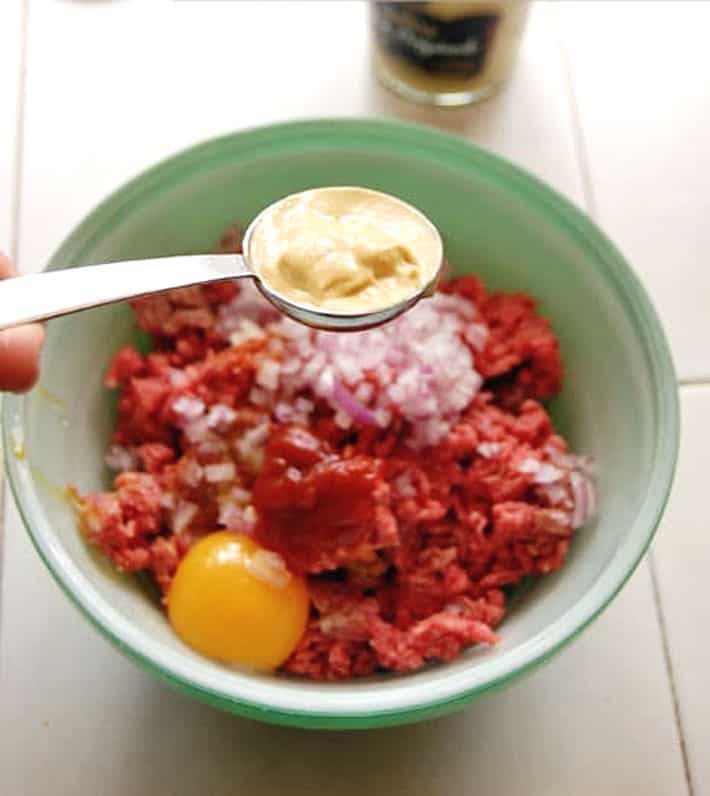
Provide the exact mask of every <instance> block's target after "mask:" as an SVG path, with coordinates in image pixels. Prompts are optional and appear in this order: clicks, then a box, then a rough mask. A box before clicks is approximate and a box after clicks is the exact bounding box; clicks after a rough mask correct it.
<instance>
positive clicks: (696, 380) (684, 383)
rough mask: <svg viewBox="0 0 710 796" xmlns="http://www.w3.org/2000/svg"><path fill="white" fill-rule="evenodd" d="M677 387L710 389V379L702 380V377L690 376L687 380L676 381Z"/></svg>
mask: <svg viewBox="0 0 710 796" xmlns="http://www.w3.org/2000/svg"><path fill="white" fill-rule="evenodd" d="M678 386H679V387H710V378H708V379H704V378H703V377H702V376H697V377H694V376H691V377H690V378H688V379H678Z"/></svg>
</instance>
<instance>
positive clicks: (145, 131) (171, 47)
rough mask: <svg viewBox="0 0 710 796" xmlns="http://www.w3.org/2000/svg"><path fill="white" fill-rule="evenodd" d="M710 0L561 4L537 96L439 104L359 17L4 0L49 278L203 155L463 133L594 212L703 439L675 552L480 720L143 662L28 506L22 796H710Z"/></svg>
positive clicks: (8, 69)
mask: <svg viewBox="0 0 710 796" xmlns="http://www.w3.org/2000/svg"><path fill="white" fill-rule="evenodd" d="M709 30H710V4H708V3H705V2H688V3H684V2H667V3H662V2H639V1H637V2H628V3H616V2H611V1H609V2H600V1H599V0H596V1H593V0H587V1H586V2H584V1H582V2H570V1H568V0H565V1H564V2H557V3H540V4H538V5H536V6H535V8H534V10H533V13H532V17H531V20H530V25H529V28H528V31H527V34H526V38H525V42H524V47H523V52H522V55H521V58H520V62H519V65H518V69H517V71H516V74H515V78H514V80H513V82H512V84H511V85H510V87H509V88H508V89H507V90H506V91H505V92H504V93H503V94H502V95H500V96H499V97H498V98H496V99H494V100H491V101H489V102H487V103H485V104H483V105H481V106H479V107H475V108H468V109H462V110H450V111H434V110H430V109H426V108H421V107H418V106H413V105H410V104H408V103H406V102H404V101H401V100H399V99H397V98H395V97H393V96H391V95H389V94H388V93H387V92H385V91H384V90H382V89H380V88H379V87H378V86H376V85H375V83H374V81H373V79H372V77H371V74H370V70H369V66H368V62H367V27H366V7H365V4H364V3H359V2H354V3H350V2H330V3H325V2H305V3H302V2H261V3H259V2H210V0H199V1H198V0H194V1H193V2H187V1H185V0H183V2H174V1H171V0H0V248H4V249H6V250H9V251H12V253H13V254H14V255H15V256H16V257H17V259H18V262H19V264H20V266H21V268H22V269H23V270H25V271H30V270H35V269H38V268H41V267H42V266H43V264H44V263H45V262H46V260H47V258H48V256H49V255H50V254H51V252H52V251H53V250H54V249H55V247H56V246H57V244H58V243H59V241H60V240H61V239H62V238H63V237H64V235H65V234H66V233H67V232H68V231H69V230H70V229H71V227H72V226H73V225H74V224H76V223H77V222H78V221H79V220H80V219H81V218H82V217H83V215H84V214H85V213H87V212H88V211H89V210H90V209H91V208H92V206H93V205H94V204H95V203H96V202H97V201H98V200H100V199H101V198H103V197H104V196H105V195H106V194H107V193H109V192H110V191H112V190H114V189H115V188H116V187H117V186H118V185H119V184H120V183H122V182H123V181H124V180H125V179H127V178H128V177H130V176H132V175H134V174H135V173H136V172H137V171H139V170H140V169H142V168H144V167H145V166H147V165H149V164H151V163H153V162H154V161H156V160H157V159H161V158H163V157H165V156H167V155H169V154H171V153H173V152H175V151H177V150H179V149H180V148H182V147H184V146H187V145H190V144H193V143H195V142H196V141H198V140H200V139H204V138H207V137H210V136H213V135H217V134H220V133H225V132H229V131H233V130H237V129H240V128H244V127H250V126H254V125H260V124H264V123H269V122H274V121H281V120H285V119H290V118H303V117H312V116H324V115H328V116H365V115H370V116H372V115H376V116H387V117H393V118H403V119H409V120H415V121H420V122H424V123H428V124H432V125H436V126H439V127H441V128H443V129H446V130H449V131H451V132H455V133H458V134H460V135H462V136H465V137H467V138H469V139H471V140H474V141H476V142H478V143H480V144H483V145H484V146H486V147H489V148H490V149H492V150H494V151H496V152H498V153H500V154H502V155H504V156H506V157H508V158H510V159H511V160H513V161H514V162H516V163H518V164H520V165H522V166H524V167H525V168H527V169H529V170H530V171H532V172H533V173H535V174H537V175H538V176H540V177H542V178H543V179H544V180H546V181H548V182H549V183H551V184H552V185H553V186H554V187H556V188H557V189H558V190H560V191H561V192H563V193H564V194H566V195H567V196H569V197H570V198H571V199H572V200H573V201H574V202H576V203H578V204H579V205H582V206H583V207H585V208H586V209H587V210H588V211H589V212H590V213H591V214H592V215H593V216H594V217H595V218H596V219H597V220H598V222H599V223H600V224H601V225H602V226H603V227H604V228H605V229H606V231H607V232H608V233H609V234H610V235H611V237H612V238H613V239H615V240H616V241H617V243H618V244H619V246H620V248H621V249H622V251H624V253H625V254H626V255H627V256H628V258H629V259H630V261H631V262H632V264H633V265H634V267H635V268H636V270H637V272H638V274H639V275H640V277H641V278H642V280H643V281H644V283H645V285H646V286H647V288H648V290H649V291H650V293H651V295H652V297H653V299H654V301H655V302H656V305H657V307H658V309H659V311H660V313H661V316H662V319H663V321H664V323H665V325H666V329H667V332H668V334H669V337H670V339H671V344H672V347H673V352H674V356H675V361H676V365H677V368H678V374H679V377H680V380H681V396H682V410H683V441H682V450H681V459H680V467H679V472H678V477H677V480H676V486H675V488H674V492H673V497H672V500H671V503H670V506H669V509H668V512H667V514H666V517H665V520H664V522H663V525H662V528H661V530H660V532H659V535H658V537H657V539H656V542H655V544H654V546H653V551H652V553H651V555H650V556H649V557H648V558H647V559H646V561H644V562H643V563H642V564H641V566H640V567H639V569H638V571H637V573H636V574H635V575H634V577H633V578H632V580H631V582H630V583H629V584H628V586H627V587H626V589H625V590H624V591H623V593H622V594H621V595H620V596H619V598H618V599H617V600H616V601H615V602H614V604H613V605H612V607H611V608H609V610H608V611H607V612H606V613H605V614H604V616H603V617H602V618H601V619H599V620H598V621H597V622H596V623H595V625H594V626H593V627H592V628H591V629H590V630H588V631H587V632H586V633H585V634H584V635H583V636H582V638H581V639H580V640H579V641H578V642H576V643H575V644H574V645H572V647H571V648H569V649H568V650H566V651H565V652H563V653H562V654H561V655H560V656H558V657H557V658H556V659H555V660H553V661H552V662H551V663H550V664H549V665H548V666H546V667H545V668H543V669H542V670H541V671H539V672H538V673H537V674H535V675H533V676H532V677H529V678H528V679H526V680H524V681H522V682H519V683H517V684H515V685H513V686H511V687H510V688H508V689H506V690H505V691H503V692H501V693H499V694H495V695H492V696H490V697H486V698H483V699H481V700H480V701H478V702H477V703H475V704H474V705H473V706H471V707H469V708H468V709H467V710H465V711H464V712H463V713H460V714H457V715H455V716H451V717H448V718H444V719H440V720H437V721H433V722H429V723H426V724H421V725H417V726H413V727H408V728H399V729H390V730H378V731H368V732H349V733H333V734H324V733H313V732H303V731H298V730H286V729H280V728H276V727H268V726H263V725H258V724H255V723H252V722H249V721H246V720H241V719H238V718H235V717H233V716H229V715H226V714H222V713H218V712H216V711H214V710H212V709H210V708H207V707H204V706H202V705H199V704H196V703H194V702H191V701H189V700H188V699H187V698H186V697H182V696H180V695H177V694H175V693H173V692H172V691H170V690H168V689H166V688H165V687H164V686H162V685H160V684H159V683H157V682H156V681H154V680H153V679H152V678H150V677H149V676H148V675H146V674H144V673H142V672H140V671H138V670H137V669H136V668H134V666H133V665H132V664H130V663H129V662H128V661H127V660H126V659H124V658H123V657H121V656H120V655H118V654H117V653H116V652H115V651H114V650H113V649H111V648H109V646H108V645H107V644H106V643H105V642H104V641H103V640H102V639H101V638H99V636H98V635H97V634H96V633H95V632H94V631H93V630H92V629H91V628H90V627H89V626H88V625H87V624H86V623H85V621H84V620H83V619H82V618H81V617H80V616H79V615H78V613H76V611H75V610H74V609H73V608H72V607H71V606H70V605H69V603H68V602H67V600H66V599H65V598H64V597H63V596H62V595H61V594H60V592H59V590H58V589H57V587H56V586H55V585H54V583H53V581H52V580H51V579H50V576H49V575H48V573H47V572H46V571H45V570H44V568H43V566H42V564H41V563H40V562H39V559H38V558H37V556H36V555H35V553H34V551H33V550H32V549H31V547H30V544H29V542H28V539H27V536H26V534H25V532H24V530H23V529H22V528H21V525H20V523H19V522H18V519H17V516H16V514H15V511H14V509H13V508H12V506H11V505H10V500H9V499H8V500H7V501H6V503H7V506H6V515H5V523H4V534H3V536H4V538H3V545H2V552H3V568H2V592H1V597H0V609H1V612H2V613H1V616H0V794H3V796H4V794H13V796H14V795H15V794H18V795H22V796H40V795H43V794H53V795H54V796H57V795H63V794H78V793H81V794H94V793H95V794H99V793H100V794H106V796H119V794H120V795H121V796H133V795H134V794H136V795H137V794H193V793H194V794H196V793H205V794H210V795H212V794H234V793H244V794H254V796H262V794H264V795H266V794H269V795H270V794H294V796H295V795H296V794H311V793H317V792H319V791H321V792H324V791H325V790H326V789H328V790H329V791H330V792H333V793H337V794H362V793H363V792H365V793H368V794H399V793H402V794H413V795H414V794H422V795H424V794H426V795H427V796H428V795H429V794H444V796H449V794H451V796H459V794H477V796H478V795H479V794H483V795H484V796H486V795H487V794H500V795H501V796H516V795H517V794H521V795H522V794H525V795H526V796H527V795H528V794H545V795H547V794H550V795H552V794H564V795H565V796H566V795H567V794H590V796H592V795H593V796H600V794H625V795H626V794H643V795H644V796H646V794H653V795H655V794H658V795H659V796H661V795H663V796H666V794H672V795H675V794H680V795H682V794H694V796H708V794H710V754H708V753H707V751H708V747H709V746H710V689H709V688H708V684H707V681H708V676H709V674H710V639H709V637H708V628H710V600H709V599H708V591H707V588H706V583H707V580H708V574H707V573H708V572H710V543H709V541H708V539H709V537H710V529H709V528H708V521H707V512H706V508H705V494H706V492H707V483H706V482H707V478H706V477H705V473H707V472H708V469H709V468H710V452H709V451H708V445H707V442H706V440H707V439H708V422H707V418H708V416H710V389H709V388H708V386H707V385H706V384H705V382H706V381H708V383H709V384H710V351H709V348H708V340H709V339H710V312H709V310H710V302H709V301H708V299H709V298H710V269H709V268H708V262H709V260H710V198H709V197H710V48H708V46H707V36H708V31H709Z"/></svg>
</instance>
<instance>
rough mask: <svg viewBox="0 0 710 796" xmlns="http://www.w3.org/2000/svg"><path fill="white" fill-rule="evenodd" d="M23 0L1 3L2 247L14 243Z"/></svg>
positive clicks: (5, 248) (0, 236)
mask: <svg viewBox="0 0 710 796" xmlns="http://www.w3.org/2000/svg"><path fill="white" fill-rule="evenodd" d="M21 33H22V0H3V2H2V3H0V35H1V36H2V44H0V250H2V251H5V252H10V251H11V249H12V245H13V231H12V226H13V220H14V215H15V154H16V147H17V126H18V113H17V110H18V107H17V101H18V96H19V84H20V66H21V63H20V62H21V42H22V35H21Z"/></svg>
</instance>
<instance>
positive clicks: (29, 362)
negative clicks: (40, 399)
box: [0, 323, 44, 392]
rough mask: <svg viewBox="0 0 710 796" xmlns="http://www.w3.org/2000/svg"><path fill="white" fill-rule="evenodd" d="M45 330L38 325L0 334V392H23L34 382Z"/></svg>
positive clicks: (18, 327) (16, 328)
mask: <svg viewBox="0 0 710 796" xmlns="http://www.w3.org/2000/svg"><path fill="white" fill-rule="evenodd" d="M43 342H44V327H43V326H41V325H40V324H38V323H32V324H28V325H27V326H16V327H15V328H14V329H6V330H5V331H4V332H0V390H10V391H11V392H25V391H26V390H29V389H30V388H31V387H32V385H33V384H34V383H35V381H37V375H38V373H39V357H40V353H41V350H42V343H43Z"/></svg>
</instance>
